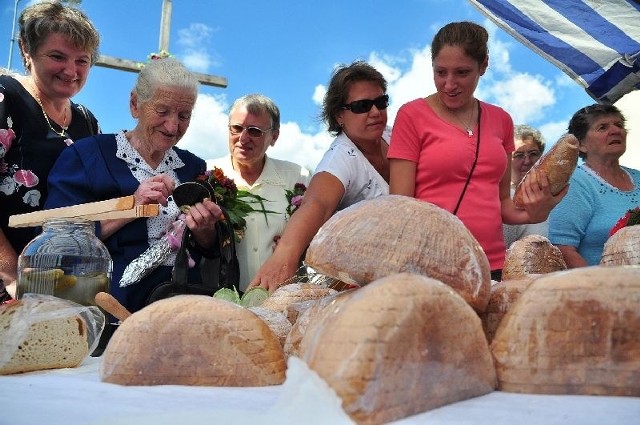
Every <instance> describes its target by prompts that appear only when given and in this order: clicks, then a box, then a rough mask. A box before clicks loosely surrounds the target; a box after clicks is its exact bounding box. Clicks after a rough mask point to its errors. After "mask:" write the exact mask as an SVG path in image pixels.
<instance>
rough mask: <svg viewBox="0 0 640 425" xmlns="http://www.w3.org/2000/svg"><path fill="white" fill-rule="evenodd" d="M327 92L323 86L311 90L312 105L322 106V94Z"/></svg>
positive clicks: (319, 85)
mask: <svg viewBox="0 0 640 425" xmlns="http://www.w3.org/2000/svg"><path fill="white" fill-rule="evenodd" d="M326 92H327V87H326V86H325V85H323V84H318V85H317V86H316V88H315V89H314V90H313V96H312V97H311V98H312V100H313V103H315V104H316V105H322V100H323V99H324V94H325V93H326Z"/></svg>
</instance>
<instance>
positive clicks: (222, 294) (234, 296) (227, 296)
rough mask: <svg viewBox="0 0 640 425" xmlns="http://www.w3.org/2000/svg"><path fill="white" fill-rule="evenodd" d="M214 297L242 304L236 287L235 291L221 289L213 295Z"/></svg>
mask: <svg viewBox="0 0 640 425" xmlns="http://www.w3.org/2000/svg"><path fill="white" fill-rule="evenodd" d="M213 297H214V298H219V299H221V300H227V301H231V302H232V303H236V304H240V294H238V291H237V290H236V288H235V287H234V288H233V289H229V288H220V289H218V290H217V291H216V292H215V293H214V294H213Z"/></svg>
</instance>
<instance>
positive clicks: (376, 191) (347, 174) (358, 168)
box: [315, 128, 391, 210]
mask: <svg viewBox="0 0 640 425" xmlns="http://www.w3.org/2000/svg"><path fill="white" fill-rule="evenodd" d="M390 138H391V132H390V131H389V128H387V129H386V130H385V132H384V133H383V135H382V139H383V140H384V141H385V142H386V143H387V144H388V143H389V139H390ZM322 171H325V172H327V173H329V174H331V175H333V176H335V177H336V178H337V179H338V180H340V182H341V183H342V185H343V186H344V195H343V196H342V199H341V200H340V203H339V204H338V208H337V210H342V209H344V208H347V207H349V206H351V205H353V204H355V203H356V202H359V201H364V200H365V199H374V198H377V197H378V196H382V195H388V194H389V183H387V182H386V181H385V179H384V178H383V177H382V176H381V175H380V173H378V171H376V169H375V168H373V165H371V163H370V162H369V161H368V160H367V158H365V156H364V154H363V153H362V152H360V149H358V147H357V146H356V145H355V144H354V143H353V142H352V141H351V140H350V139H349V138H348V137H347V136H346V135H345V134H344V133H341V134H340V135H338V136H337V137H336V138H335V139H334V140H333V142H332V143H331V146H329V149H328V150H327V152H325V154H324V156H323V157H322V159H321V160H320V163H319V164H318V166H317V167H316V171H315V174H318V173H319V172H322Z"/></svg>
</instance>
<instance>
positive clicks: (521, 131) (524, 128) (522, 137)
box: [502, 124, 549, 248]
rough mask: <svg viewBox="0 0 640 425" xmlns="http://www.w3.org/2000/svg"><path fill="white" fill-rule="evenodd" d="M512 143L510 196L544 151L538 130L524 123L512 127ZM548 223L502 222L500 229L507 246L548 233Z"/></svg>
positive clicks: (542, 140)
mask: <svg viewBox="0 0 640 425" xmlns="http://www.w3.org/2000/svg"><path fill="white" fill-rule="evenodd" d="M513 141H514V143H515V148H516V150H515V151H513V154H511V197H512V198H513V194H514V192H515V190H516V186H517V185H518V183H520V181H521V180H522V178H523V177H524V175H525V174H527V171H529V169H530V168H531V167H533V164H535V163H536V161H537V160H538V159H540V157H541V156H542V153H543V152H544V138H543V137H542V133H540V131H539V130H537V129H535V128H533V127H530V126H528V125H524V124H518V125H516V126H515V127H514V140H513ZM548 228H549V223H548V222H547V220H545V221H543V222H541V223H532V224H504V225H503V226H502V231H503V233H504V242H505V245H506V247H507V248H509V247H510V246H511V244H512V243H514V242H515V241H517V240H518V239H522V238H523V237H525V236H528V235H542V236H544V237H546V236H547V234H548Z"/></svg>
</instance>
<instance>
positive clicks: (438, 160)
mask: <svg viewBox="0 0 640 425" xmlns="http://www.w3.org/2000/svg"><path fill="white" fill-rule="evenodd" d="M488 38H489V35H488V33H487V31H486V29H484V28H483V27H482V26H480V25H478V24H475V23H472V22H454V23H450V24H447V25H445V26H444V27H443V28H441V29H440V30H439V31H438V32H437V33H436V35H435V37H434V38H433V42H432V44H431V60H432V64H433V76H434V83H435V87H436V93H433V94H431V95H429V96H427V97H426V98H420V99H416V100H413V101H411V102H409V103H407V104H405V105H403V106H402V107H401V108H400V110H399V111H398V115H397V116H396V120H395V123H394V127H393V136H392V138H391V146H390V148H389V158H390V163H391V180H390V192H391V193H392V194H400V195H406V196H413V197H415V198H417V199H421V200H424V201H428V202H431V203H433V204H435V205H438V206H440V207H441V208H444V209H446V210H447V211H450V212H451V213H453V214H455V215H456V216H458V218H460V220H462V222H463V223H464V224H465V226H466V227H467V228H468V229H469V231H470V232H471V233H472V234H473V236H474V237H475V238H476V239H477V240H478V242H479V243H480V245H481V246H482V248H483V249H484V251H485V254H486V255H487V258H488V260H489V264H490V265H491V270H492V274H491V275H492V278H493V279H494V280H500V279H501V275H502V267H503V264H504V259H505V252H506V248H505V243H504V238H503V235H502V223H503V221H504V222H505V223H508V224H524V223H539V222H541V221H544V220H545V219H546V218H547V216H548V214H549V211H550V210H551V209H552V208H553V206H554V205H555V204H557V203H558V202H559V200H560V199H561V197H562V195H563V194H564V193H566V190H565V191H564V192H561V194H560V195H558V196H556V197H555V198H554V197H552V195H551V193H550V191H549V184H548V180H547V178H546V176H544V175H543V173H536V174H535V175H534V176H533V178H532V179H531V180H529V179H527V182H528V183H527V185H526V187H525V194H526V195H525V197H526V200H525V209H523V210H519V209H517V208H516V207H515V205H514V203H513V201H512V200H511V196H510V190H509V188H510V185H511V152H513V150H514V144H513V122H512V120H511V117H510V116H509V114H508V113H507V112H505V111H504V110H502V109H501V108H499V107H497V106H494V105H491V104H489V103H486V102H481V101H479V100H477V99H476V98H475V97H474V92H475V90H476V87H477V85H478V82H479V80H480V77H481V76H483V75H484V73H485V72H486V70H487V67H488V66H489V49H488Z"/></svg>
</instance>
